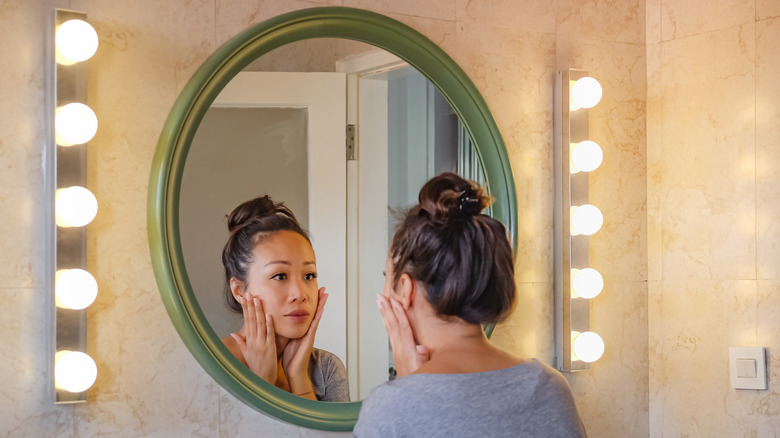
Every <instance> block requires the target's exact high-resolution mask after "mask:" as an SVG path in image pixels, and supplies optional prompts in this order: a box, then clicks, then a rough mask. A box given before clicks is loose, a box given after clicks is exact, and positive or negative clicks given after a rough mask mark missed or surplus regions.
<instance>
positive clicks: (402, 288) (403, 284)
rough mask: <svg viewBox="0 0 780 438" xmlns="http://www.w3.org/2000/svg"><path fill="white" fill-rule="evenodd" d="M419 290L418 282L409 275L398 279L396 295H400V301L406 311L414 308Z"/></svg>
mask: <svg viewBox="0 0 780 438" xmlns="http://www.w3.org/2000/svg"><path fill="white" fill-rule="evenodd" d="M416 288H417V282H415V281H414V280H412V277H410V276H409V274H401V276H400V277H399V278H398V285H397V287H396V288H395V293H396V295H398V301H399V302H400V303H401V305H403V306H404V309H408V308H410V307H414V299H415V297H414V295H415V291H416Z"/></svg>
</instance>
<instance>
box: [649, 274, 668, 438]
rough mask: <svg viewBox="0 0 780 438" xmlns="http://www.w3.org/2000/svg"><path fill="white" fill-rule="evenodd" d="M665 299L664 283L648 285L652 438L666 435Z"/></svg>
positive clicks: (656, 282) (657, 282)
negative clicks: (664, 396)
mask: <svg viewBox="0 0 780 438" xmlns="http://www.w3.org/2000/svg"><path fill="white" fill-rule="evenodd" d="M663 312H664V300H663V284H662V283H661V282H660V281H652V280H651V281H648V282H647V384H648V394H647V399H648V400H647V407H648V409H647V411H648V432H649V436H652V437H661V436H663V425H664V421H663V420H664V415H663V413H664V403H663V398H662V397H661V392H662V391H663V389H664V355H663V345H664V323H663V316H664V313H663Z"/></svg>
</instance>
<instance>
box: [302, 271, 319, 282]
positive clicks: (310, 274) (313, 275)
mask: <svg viewBox="0 0 780 438" xmlns="http://www.w3.org/2000/svg"><path fill="white" fill-rule="evenodd" d="M303 278H305V279H306V280H314V279H315V278H317V274H316V273H314V272H311V273H309V274H306V275H304V276H303Z"/></svg>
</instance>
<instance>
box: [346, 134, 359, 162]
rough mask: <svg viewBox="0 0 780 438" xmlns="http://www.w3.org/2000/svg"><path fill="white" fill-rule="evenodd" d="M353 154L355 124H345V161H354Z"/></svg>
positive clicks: (355, 152) (354, 151) (355, 151)
mask: <svg viewBox="0 0 780 438" xmlns="http://www.w3.org/2000/svg"><path fill="white" fill-rule="evenodd" d="M355 155H357V150H356V149H355V125H347V161H354V160H355Z"/></svg>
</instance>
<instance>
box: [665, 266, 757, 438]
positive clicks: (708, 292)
mask: <svg viewBox="0 0 780 438" xmlns="http://www.w3.org/2000/svg"><path fill="white" fill-rule="evenodd" d="M660 287H661V288H662V294H663V296H662V299H663V307H662V309H663V329H662V331H663V338H662V346H661V349H660V350H661V351H660V354H661V356H660V358H661V360H660V363H658V362H656V364H657V366H653V368H652V369H653V375H654V381H655V382H656V383H657V385H658V386H657V387H656V388H653V390H652V391H651V393H652V394H653V401H654V403H659V404H660V405H661V411H660V412H654V415H653V417H654V419H653V423H652V424H653V425H654V426H657V425H658V422H659V421H660V423H661V424H660V427H661V428H662V429H661V431H660V433H659V434H658V435H657V436H665V437H673V436H755V434H756V420H757V414H756V410H755V408H754V405H755V404H756V403H757V401H758V400H759V398H760V395H759V393H758V392H757V391H737V390H734V389H731V387H730V382H729V365H728V363H729V360H728V347H733V346H749V345H755V343H756V305H757V303H758V302H757V285H756V281H755V280H724V281H702V280H696V281H664V282H661V284H660ZM655 332H656V330H654V333H655ZM654 355H655V357H658V351H654ZM656 415H660V418H656Z"/></svg>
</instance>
